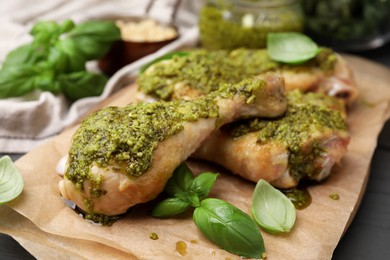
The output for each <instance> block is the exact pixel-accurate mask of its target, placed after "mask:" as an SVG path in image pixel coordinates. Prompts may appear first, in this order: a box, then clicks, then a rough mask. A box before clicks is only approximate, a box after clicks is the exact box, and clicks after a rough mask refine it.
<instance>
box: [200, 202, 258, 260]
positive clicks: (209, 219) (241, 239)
mask: <svg viewBox="0 0 390 260" xmlns="http://www.w3.org/2000/svg"><path fill="white" fill-rule="evenodd" d="M193 218H194V222H195V224H196V226H197V227H198V228H199V229H200V230H201V231H202V233H203V234H204V235H205V236H206V237H207V238H208V239H210V240H211V241H212V242H214V243H215V244H217V245H218V246H219V247H221V248H222V249H224V250H226V251H228V252H231V253H233V254H237V255H240V256H243V257H250V258H261V257H262V256H263V254H264V253H265V249H264V241H263V238H262V236H261V234H260V232H259V229H258V227H257V225H256V223H255V222H254V221H253V220H252V219H251V218H250V217H249V215H247V214H246V213H244V212H243V211H241V210H240V209H238V208H236V207H234V206H233V205H231V204H229V203H227V202H225V201H223V200H219V199H213V198H207V199H205V200H203V201H202V202H201V206H200V207H198V208H196V209H195V211H194V215H193Z"/></svg>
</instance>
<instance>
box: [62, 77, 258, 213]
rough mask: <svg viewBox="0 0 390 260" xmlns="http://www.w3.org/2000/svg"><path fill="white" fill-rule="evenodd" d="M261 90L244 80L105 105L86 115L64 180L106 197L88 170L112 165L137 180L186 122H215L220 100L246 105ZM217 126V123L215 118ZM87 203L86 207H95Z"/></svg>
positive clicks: (98, 181)
mask: <svg viewBox="0 0 390 260" xmlns="http://www.w3.org/2000/svg"><path fill="white" fill-rule="evenodd" d="M264 86H265V82H264V81H263V80H259V79H257V80H250V79H248V80H243V81H242V82H240V83H238V84H235V85H233V84H224V85H223V86H221V88H220V89H219V90H218V91H215V92H213V93H210V94H209V95H206V96H203V97H201V98H198V99H194V100H176V101H171V102H165V101H161V102H154V103H140V104H131V105H129V106H126V107H107V108H104V109H102V110H99V111H97V112H95V113H94V114H92V115H90V116H89V117H87V118H86V119H85V120H84V121H83V122H82V123H81V125H80V127H79V129H78V130H77V131H76V132H75V134H74V135H73V138H72V146H71V148H70V151H69V161H68V162H69V166H68V168H67V171H66V174H65V176H66V178H67V179H69V180H70V181H72V182H73V183H75V184H76V187H77V188H78V189H80V190H82V187H83V183H84V181H85V180H89V182H90V184H91V192H90V195H91V197H92V198H97V197H100V196H101V195H104V194H105V193H106V191H105V190H103V189H101V184H102V183H103V181H104V180H103V177H102V176H101V175H100V176H98V177H96V176H95V175H93V174H92V173H91V166H92V165H93V164H96V165H97V166H99V167H101V168H105V167H107V166H109V165H110V166H113V170H116V171H118V172H124V173H125V174H126V175H127V176H129V177H131V176H132V177H137V176H140V175H142V174H143V173H144V172H146V171H147V170H148V169H149V168H150V166H151V164H152V158H153V152H154V150H155V149H156V148H157V146H158V144H159V143H161V142H162V141H164V140H166V139H167V138H168V137H169V136H171V135H174V134H176V133H179V132H180V131H182V130H183V128H184V126H183V123H184V122H193V121H196V120H198V119H200V118H218V117H219V114H218V112H219V107H218V105H217V101H218V100H219V99H231V98H232V97H233V96H240V97H243V98H244V99H245V101H246V103H251V102H253V101H254V100H255V99H256V96H255V95H254V93H255V92H256V93H257V92H258V90H259V89H261V88H263V87H264ZM216 124H219V122H218V120H217V122H216ZM88 203H91V202H90V201H88V200H86V201H85V202H84V204H85V207H86V208H87V209H92V208H93V205H88Z"/></svg>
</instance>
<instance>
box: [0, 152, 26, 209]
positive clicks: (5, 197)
mask: <svg viewBox="0 0 390 260" xmlns="http://www.w3.org/2000/svg"><path fill="white" fill-rule="evenodd" d="M23 186H24V181H23V178H22V175H21V174H20V172H19V170H18V169H17V168H16V166H15V165H14V163H13V162H12V160H11V158H10V157H9V156H3V157H2V158H0V205H2V204H4V203H6V202H9V201H11V200H13V199H15V198H16V197H18V196H19V195H20V193H22V191H23Z"/></svg>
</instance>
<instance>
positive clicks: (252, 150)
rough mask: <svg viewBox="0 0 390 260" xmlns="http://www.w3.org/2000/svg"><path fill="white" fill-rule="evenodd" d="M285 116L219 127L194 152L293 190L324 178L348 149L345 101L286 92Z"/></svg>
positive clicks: (241, 172)
mask: <svg viewBox="0 0 390 260" xmlns="http://www.w3.org/2000/svg"><path fill="white" fill-rule="evenodd" d="M287 96H288V100H289V106H288V109H287V112H286V114H285V115H284V116H283V117H280V118H277V119H264V118H262V119H260V118H255V119H246V120H240V121H238V122H234V123H232V124H229V125H226V126H224V127H222V128H221V129H220V130H219V131H216V132H215V133H214V134H213V135H212V136H211V137H209V138H208V139H207V141H206V142H204V143H203V144H202V146H201V147H200V148H199V149H198V150H197V151H196V152H195V154H194V156H195V157H197V158H202V159H205V160H208V161H212V162H216V163H218V164H220V165H223V166H224V167H225V168H227V169H229V170H230V171H231V172H233V173H235V174H239V175H241V176H242V177H244V178H245V179H248V180H251V181H254V182H257V181H259V180H260V179H265V180H267V181H269V182H271V183H272V184H273V185H274V186H276V187H279V188H292V187H295V186H297V184H298V183H299V181H300V180H302V179H311V180H316V181H321V180H323V179H325V178H326V177H327V176H328V175H329V174H330V172H331V169H332V167H333V166H334V164H336V163H338V162H339V161H340V160H341V158H342V157H343V156H344V155H345V153H346V151H347V146H348V143H349V139H350V136H349V133H348V131H347V125H346V122H345V120H344V118H345V110H344V105H343V103H341V102H340V101H339V100H337V99H335V98H333V97H329V96H326V95H323V94H320V93H308V94H302V93H301V92H299V91H294V92H290V93H288V94H287Z"/></svg>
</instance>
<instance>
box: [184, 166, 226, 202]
mask: <svg viewBox="0 0 390 260" xmlns="http://www.w3.org/2000/svg"><path fill="white" fill-rule="evenodd" d="M218 175H219V174H218V173H211V172H204V173H201V174H199V175H198V176H197V177H195V179H194V180H193V181H192V183H191V187H190V190H191V192H194V193H195V194H196V195H197V196H198V197H199V200H203V199H205V198H206V197H207V196H208V195H209V193H210V190H211V189H212V188H213V186H214V184H215V181H216V180H217V177H218Z"/></svg>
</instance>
